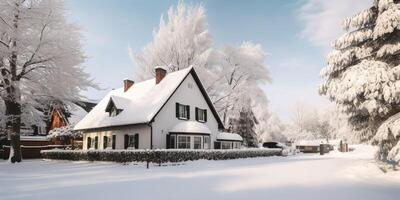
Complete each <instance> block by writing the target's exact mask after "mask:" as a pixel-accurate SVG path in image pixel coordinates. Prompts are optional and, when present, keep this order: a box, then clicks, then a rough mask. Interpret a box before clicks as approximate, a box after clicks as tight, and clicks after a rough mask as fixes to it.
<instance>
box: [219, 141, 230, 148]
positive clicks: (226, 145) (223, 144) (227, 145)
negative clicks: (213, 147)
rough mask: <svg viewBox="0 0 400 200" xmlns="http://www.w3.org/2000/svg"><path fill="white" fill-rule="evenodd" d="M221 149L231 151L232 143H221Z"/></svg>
mask: <svg viewBox="0 0 400 200" xmlns="http://www.w3.org/2000/svg"><path fill="white" fill-rule="evenodd" d="M221 147H222V148H221V149H231V142H221Z"/></svg>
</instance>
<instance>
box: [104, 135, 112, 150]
mask: <svg viewBox="0 0 400 200" xmlns="http://www.w3.org/2000/svg"><path fill="white" fill-rule="evenodd" d="M112 139H113V138H112V137H109V136H104V137H103V149H112V145H113V141H112Z"/></svg>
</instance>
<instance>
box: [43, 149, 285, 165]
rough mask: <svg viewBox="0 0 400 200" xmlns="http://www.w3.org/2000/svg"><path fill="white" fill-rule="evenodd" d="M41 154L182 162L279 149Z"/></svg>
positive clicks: (58, 157) (276, 152) (264, 154)
mask: <svg viewBox="0 0 400 200" xmlns="http://www.w3.org/2000/svg"><path fill="white" fill-rule="evenodd" d="M41 154H42V156H43V158H46V159H55V160H88V161H112V162H119V163H126V162H152V163H167V162H185V161H193V160H200V159H204V160H230V159H238V158H254V157H268V156H281V155H282V152H281V150H280V149H235V150H233V149H230V150H182V149H160V150H78V151H76V150H44V151H41Z"/></svg>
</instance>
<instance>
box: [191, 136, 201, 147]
mask: <svg viewBox="0 0 400 200" xmlns="http://www.w3.org/2000/svg"><path fill="white" fill-rule="evenodd" d="M196 139H200V140H199V141H198V143H197V144H196ZM196 145H199V146H198V147H199V148H196ZM202 147H203V146H202V137H201V136H193V149H203V148H202Z"/></svg>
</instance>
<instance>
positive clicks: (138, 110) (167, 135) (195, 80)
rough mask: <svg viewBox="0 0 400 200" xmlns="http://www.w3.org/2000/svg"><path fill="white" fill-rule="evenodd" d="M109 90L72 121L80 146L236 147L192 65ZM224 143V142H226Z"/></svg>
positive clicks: (235, 139) (237, 139)
mask: <svg viewBox="0 0 400 200" xmlns="http://www.w3.org/2000/svg"><path fill="white" fill-rule="evenodd" d="M155 72H156V78H153V79H150V80H146V81H143V82H139V83H134V82H133V81H131V80H127V79H126V80H124V87H122V88H119V89H116V90H112V91H111V92H109V94H107V96H106V97H104V98H103V99H102V100H101V101H100V102H99V104H98V105H97V106H95V107H94V108H93V109H92V110H91V111H90V112H89V113H88V114H87V115H86V116H85V117H84V118H83V119H82V120H81V121H79V122H78V123H77V125H76V126H75V130H80V131H82V132H83V149H91V148H94V149H164V148H179V149H212V148H214V147H216V148H228V147H229V148H239V147H240V145H241V142H242V138H241V137H240V136H239V135H237V134H228V135H227V133H220V132H219V130H223V129H224V126H223V124H222V121H221V119H220V117H219V116H218V113H217V111H216V110H215V108H214V106H213V104H212V102H211V100H210V98H209V97H208V95H207V92H206V90H205V89H204V87H203V85H202V83H201V81H200V79H199V77H198V75H197V74H196V71H195V69H194V68H193V67H189V68H186V69H183V70H180V71H177V72H172V73H169V74H167V71H166V69H165V68H164V67H156V68H155ZM228 144H229V145H228Z"/></svg>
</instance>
